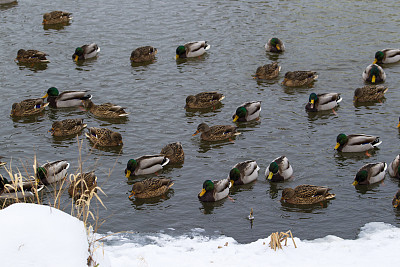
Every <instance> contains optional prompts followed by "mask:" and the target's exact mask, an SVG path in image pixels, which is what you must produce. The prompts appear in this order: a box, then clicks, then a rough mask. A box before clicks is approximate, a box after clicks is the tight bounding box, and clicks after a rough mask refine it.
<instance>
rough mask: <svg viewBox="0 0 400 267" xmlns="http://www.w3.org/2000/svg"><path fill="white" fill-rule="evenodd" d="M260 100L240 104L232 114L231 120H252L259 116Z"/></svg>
mask: <svg viewBox="0 0 400 267" xmlns="http://www.w3.org/2000/svg"><path fill="white" fill-rule="evenodd" d="M260 112H261V101H251V102H245V103H243V104H241V105H240V106H239V107H238V108H237V109H236V112H235V114H233V115H232V119H233V122H236V121H240V122H244V121H252V120H258V119H259V118H260Z"/></svg>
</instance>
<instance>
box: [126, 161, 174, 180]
mask: <svg viewBox="0 0 400 267" xmlns="http://www.w3.org/2000/svg"><path fill="white" fill-rule="evenodd" d="M168 163H169V159H168V158H167V157H166V156H165V155H145V156H141V157H139V158H136V159H130V160H128V163H127V164H126V169H125V177H126V178H129V177H130V176H131V175H135V176H136V175H145V174H152V173H156V172H158V171H161V170H162V169H163V167H164V166H165V165H167V164H168Z"/></svg>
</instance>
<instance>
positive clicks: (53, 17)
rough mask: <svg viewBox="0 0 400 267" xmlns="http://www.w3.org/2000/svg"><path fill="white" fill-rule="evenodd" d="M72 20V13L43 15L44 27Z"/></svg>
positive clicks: (59, 12) (57, 12) (61, 12)
mask: <svg viewBox="0 0 400 267" xmlns="http://www.w3.org/2000/svg"><path fill="white" fill-rule="evenodd" d="M71 19H72V17H71V13H68V12H64V11H52V12H50V13H44V14H43V22H42V24H43V25H50V24H59V23H67V22H69V21H70V20H71Z"/></svg>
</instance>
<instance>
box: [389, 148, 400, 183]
mask: <svg viewBox="0 0 400 267" xmlns="http://www.w3.org/2000/svg"><path fill="white" fill-rule="evenodd" d="M388 173H389V175H390V176H391V177H394V178H400V154H399V155H397V156H396V157H395V158H394V160H393V161H392V162H391V163H390V164H389V167H388Z"/></svg>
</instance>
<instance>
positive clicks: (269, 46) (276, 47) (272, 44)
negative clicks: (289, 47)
mask: <svg viewBox="0 0 400 267" xmlns="http://www.w3.org/2000/svg"><path fill="white" fill-rule="evenodd" d="M265 51H267V52H273V53H281V52H284V51H285V45H284V44H283V42H282V41H281V40H280V39H279V38H276V37H273V38H271V39H269V40H268V42H267V43H266V44H265Z"/></svg>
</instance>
